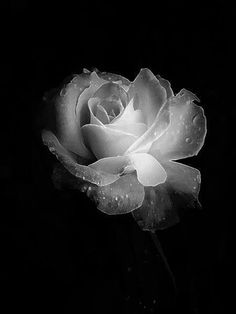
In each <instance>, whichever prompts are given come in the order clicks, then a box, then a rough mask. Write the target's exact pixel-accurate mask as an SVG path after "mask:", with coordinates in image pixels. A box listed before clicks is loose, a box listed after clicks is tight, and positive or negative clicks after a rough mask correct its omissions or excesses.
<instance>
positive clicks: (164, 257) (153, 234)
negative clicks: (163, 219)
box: [149, 232, 177, 295]
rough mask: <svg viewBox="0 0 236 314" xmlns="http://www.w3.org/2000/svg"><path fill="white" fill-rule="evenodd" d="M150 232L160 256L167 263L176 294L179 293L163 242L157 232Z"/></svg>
mask: <svg viewBox="0 0 236 314" xmlns="http://www.w3.org/2000/svg"><path fill="white" fill-rule="evenodd" d="M149 233H150V235H151V238H152V240H153V242H154V244H155V247H156V249H157V251H158V253H159V254H160V256H161V258H162V260H163V262H164V264H165V267H166V270H167V271H168V274H169V276H170V278H171V281H172V283H173V286H174V290H175V294H176V295H177V286H176V282H175V277H174V274H173V273H172V271H171V269H170V266H169V263H168V261H167V258H166V256H165V253H164V252H163V249H162V246H161V243H160V241H159V239H158V237H157V235H156V233H154V232H149Z"/></svg>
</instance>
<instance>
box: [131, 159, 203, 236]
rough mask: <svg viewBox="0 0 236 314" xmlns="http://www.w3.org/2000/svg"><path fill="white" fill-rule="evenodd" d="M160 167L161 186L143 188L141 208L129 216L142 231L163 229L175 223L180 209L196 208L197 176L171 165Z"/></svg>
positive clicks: (198, 173)
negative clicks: (161, 170)
mask: <svg viewBox="0 0 236 314" xmlns="http://www.w3.org/2000/svg"><path fill="white" fill-rule="evenodd" d="M162 166H163V167H164V169H165V171H166V173H167V179H166V181H165V183H163V184H160V185H157V186H155V187H145V199H144V201H143V204H142V206H141V207H140V208H138V209H136V210H135V211H133V212H132V214H133V217H134V219H135V220H136V221H137V223H138V224H139V226H140V228H141V229H142V230H148V231H152V232H154V231H155V230H157V229H161V230H162V229H166V228H168V227H170V226H173V225H174V224H176V223H178V222H179V215H178V213H179V211H180V210H181V209H183V208H184V209H186V208H195V207H198V208H199V207H200V203H199V202H198V193H199V189H200V181H201V179H200V172H199V171H198V170H197V169H195V168H192V167H189V166H186V165H182V164H180V163H177V162H172V161H170V162H165V163H162Z"/></svg>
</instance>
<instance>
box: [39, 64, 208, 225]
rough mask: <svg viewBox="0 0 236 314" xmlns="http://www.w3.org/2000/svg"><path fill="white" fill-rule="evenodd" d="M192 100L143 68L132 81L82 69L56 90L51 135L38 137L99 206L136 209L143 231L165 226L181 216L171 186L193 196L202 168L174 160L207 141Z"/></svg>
mask: <svg viewBox="0 0 236 314" xmlns="http://www.w3.org/2000/svg"><path fill="white" fill-rule="evenodd" d="M194 100H198V98H197V97H196V96H195V95H194V94H192V93H191V92H188V91H187V90H184V89H183V90H181V91H180V92H179V93H178V94H177V95H174V93H173V91H172V89H171V87H170V84H169V82H168V81H166V80H164V79H162V78H161V77H160V76H158V77H156V76H154V75H153V73H152V72H151V71H150V70H148V69H141V71H140V73H139V74H138V76H137V77H136V79H135V80H134V81H133V82H132V83H130V82H129V81H128V80H127V79H125V78H123V77H122V76H119V75H114V74H107V73H100V72H98V71H96V72H95V71H94V72H92V73H91V72H89V71H87V70H86V71H84V73H82V74H80V75H78V76H76V77H74V79H73V80H72V81H71V82H70V83H69V84H67V85H66V86H65V88H63V89H62V91H61V92H60V94H59V96H58V97H57V99H56V100H55V102H54V105H55V109H56V111H55V112H56V114H55V118H56V131H55V132H54V133H55V134H54V133H52V131H50V130H49V129H47V130H43V133H42V138H43V141H44V143H45V144H46V145H47V146H48V147H49V149H50V150H51V152H53V153H54V154H55V155H56V156H57V158H58V159H59V160H60V162H61V163H62V164H63V166H64V167H65V168H66V169H67V170H68V171H69V172H70V173H71V174H72V175H74V176H75V177H77V178H78V180H81V185H82V186H83V188H82V190H83V191H84V190H85V189H84V186H85V185H86V186H87V187H89V189H88V190H87V194H88V195H89V196H90V197H93V198H95V200H96V202H97V204H98V208H99V209H100V210H101V211H103V212H105V213H107V214H123V213H128V212H133V215H134V217H135V219H136V220H137V221H138V223H139V225H140V226H141V227H142V228H143V229H144V230H154V229H156V228H165V227H167V226H169V225H171V224H173V223H175V222H176V221H177V219H178V218H177V215H176V211H175V210H174V209H173V207H174V204H173V198H172V197H171V193H172V192H173V191H174V194H181V195H183V197H184V198H186V196H187V199H188V200H197V198H198V192H199V188H200V172H199V171H198V170H197V169H194V168H192V167H189V166H186V165H183V164H180V163H177V162H175V160H178V159H183V158H186V157H191V156H194V155H197V153H198V152H199V150H200V149H201V147H202V145H203V143H204V139H205V135H206V118H205V116H204V111H203V109H202V107H200V106H197V105H196V104H195V103H194V102H193V101H194ZM198 101H199V100H198ZM172 194H173V193H172ZM173 217H174V218H173Z"/></svg>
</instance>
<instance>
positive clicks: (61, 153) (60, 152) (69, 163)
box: [42, 130, 119, 186]
mask: <svg viewBox="0 0 236 314" xmlns="http://www.w3.org/2000/svg"><path fill="white" fill-rule="evenodd" d="M42 139H43V142H44V144H45V145H47V146H48V148H49V150H50V151H51V153H53V154H54V155H56V157H57V159H58V160H59V161H60V162H61V163H62V164H63V166H64V167H65V168H66V169H67V170H68V171H69V172H70V173H71V174H73V175H74V176H75V177H77V178H80V179H82V180H84V181H88V182H91V183H93V184H96V185H99V186H103V185H108V184H111V183H113V182H115V181H116V180H118V179H119V175H114V174H110V173H106V172H104V171H99V172H98V171H96V170H95V169H92V168H90V167H88V166H85V165H80V164H78V163H77V162H76V161H75V159H74V158H73V157H72V155H71V154H70V153H69V152H68V151H67V150H66V149H65V148H64V147H63V146H62V145H61V144H60V142H59V141H58V139H57V138H56V136H55V135H54V134H53V133H52V132H50V131H46V130H44V131H43V133H42Z"/></svg>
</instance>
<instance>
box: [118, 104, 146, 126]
mask: <svg viewBox="0 0 236 314" xmlns="http://www.w3.org/2000/svg"><path fill="white" fill-rule="evenodd" d="M130 123H144V116H143V113H142V111H141V110H134V105H133V99H131V100H130V102H129V103H128V105H127V106H126V107H125V109H124V111H122V112H120V114H119V115H118V116H117V117H116V118H115V119H114V120H113V121H112V124H116V125H119V126H120V127H123V126H125V125H127V124H130Z"/></svg>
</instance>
